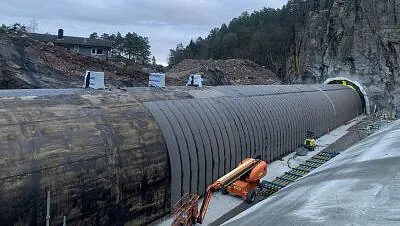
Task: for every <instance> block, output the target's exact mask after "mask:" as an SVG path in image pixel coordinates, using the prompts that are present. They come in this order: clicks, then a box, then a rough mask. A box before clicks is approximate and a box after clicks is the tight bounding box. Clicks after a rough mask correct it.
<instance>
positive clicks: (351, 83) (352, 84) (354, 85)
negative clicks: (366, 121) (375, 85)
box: [324, 77, 371, 114]
mask: <svg viewBox="0 0 400 226" xmlns="http://www.w3.org/2000/svg"><path fill="white" fill-rule="evenodd" d="M324 84H340V85H345V86H348V87H349V88H351V89H354V90H355V91H356V92H357V93H358V95H360V98H361V106H362V112H363V113H366V114H370V113H371V103H370V100H369V98H368V94H367V91H366V90H365V88H364V87H363V86H362V85H361V84H360V83H359V82H357V81H355V80H353V79H350V78H347V77H333V78H328V79H327V80H326V81H325V82H324Z"/></svg>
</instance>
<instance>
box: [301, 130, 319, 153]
mask: <svg viewBox="0 0 400 226" xmlns="http://www.w3.org/2000/svg"><path fill="white" fill-rule="evenodd" d="M316 146H317V145H316V144H315V134H314V132H312V131H307V135H306V138H305V140H304V145H303V147H305V148H306V149H307V150H309V151H315V147H316Z"/></svg>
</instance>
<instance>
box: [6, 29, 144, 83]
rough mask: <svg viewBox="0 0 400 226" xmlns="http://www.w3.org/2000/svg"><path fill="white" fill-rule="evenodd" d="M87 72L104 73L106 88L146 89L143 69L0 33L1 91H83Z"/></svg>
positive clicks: (22, 36) (24, 37)
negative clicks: (36, 89)
mask: <svg viewBox="0 0 400 226" xmlns="http://www.w3.org/2000/svg"><path fill="white" fill-rule="evenodd" d="M86 70H96V71H105V76H106V81H105V83H106V86H107V87H118V86H145V85H147V82H148V75H147V73H145V72H144V70H143V69H142V68H139V67H138V66H136V65H131V64H129V63H126V62H122V61H105V60H100V59H95V58H92V57H87V56H83V55H80V54H75V53H70V52H68V51H66V50H65V49H63V48H61V47H57V46H54V45H53V44H51V43H41V42H38V41H34V40H31V39H29V38H27V37H26V36H25V35H10V34H5V33H0V89H20V88H73V87H82V84H83V75H84V73H85V71H86Z"/></svg>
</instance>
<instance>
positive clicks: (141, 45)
mask: <svg viewBox="0 0 400 226" xmlns="http://www.w3.org/2000/svg"><path fill="white" fill-rule="evenodd" d="M89 38H94V39H103V40H110V41H111V42H112V49H111V54H112V55H113V56H121V57H127V58H128V59H130V60H132V61H134V62H136V63H140V64H150V63H152V64H156V62H155V58H154V56H153V58H152V59H150V56H151V52H150V48H151V46H150V43H149V39H148V38H147V37H143V36H140V35H138V34H136V33H135V32H132V33H131V32H128V33H127V34H126V35H125V36H122V34H121V33H120V32H117V34H107V33H103V34H102V35H100V36H99V35H98V33H97V32H93V33H92V34H90V36H89Z"/></svg>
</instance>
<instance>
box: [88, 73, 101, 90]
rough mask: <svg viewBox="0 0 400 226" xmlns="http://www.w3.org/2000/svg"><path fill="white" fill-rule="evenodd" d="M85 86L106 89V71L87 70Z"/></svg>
mask: <svg viewBox="0 0 400 226" xmlns="http://www.w3.org/2000/svg"><path fill="white" fill-rule="evenodd" d="M83 87H84V88H86V89H87V88H92V89H104V88H105V86H104V72H97V71H86V74H85V80H84V86H83Z"/></svg>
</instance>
